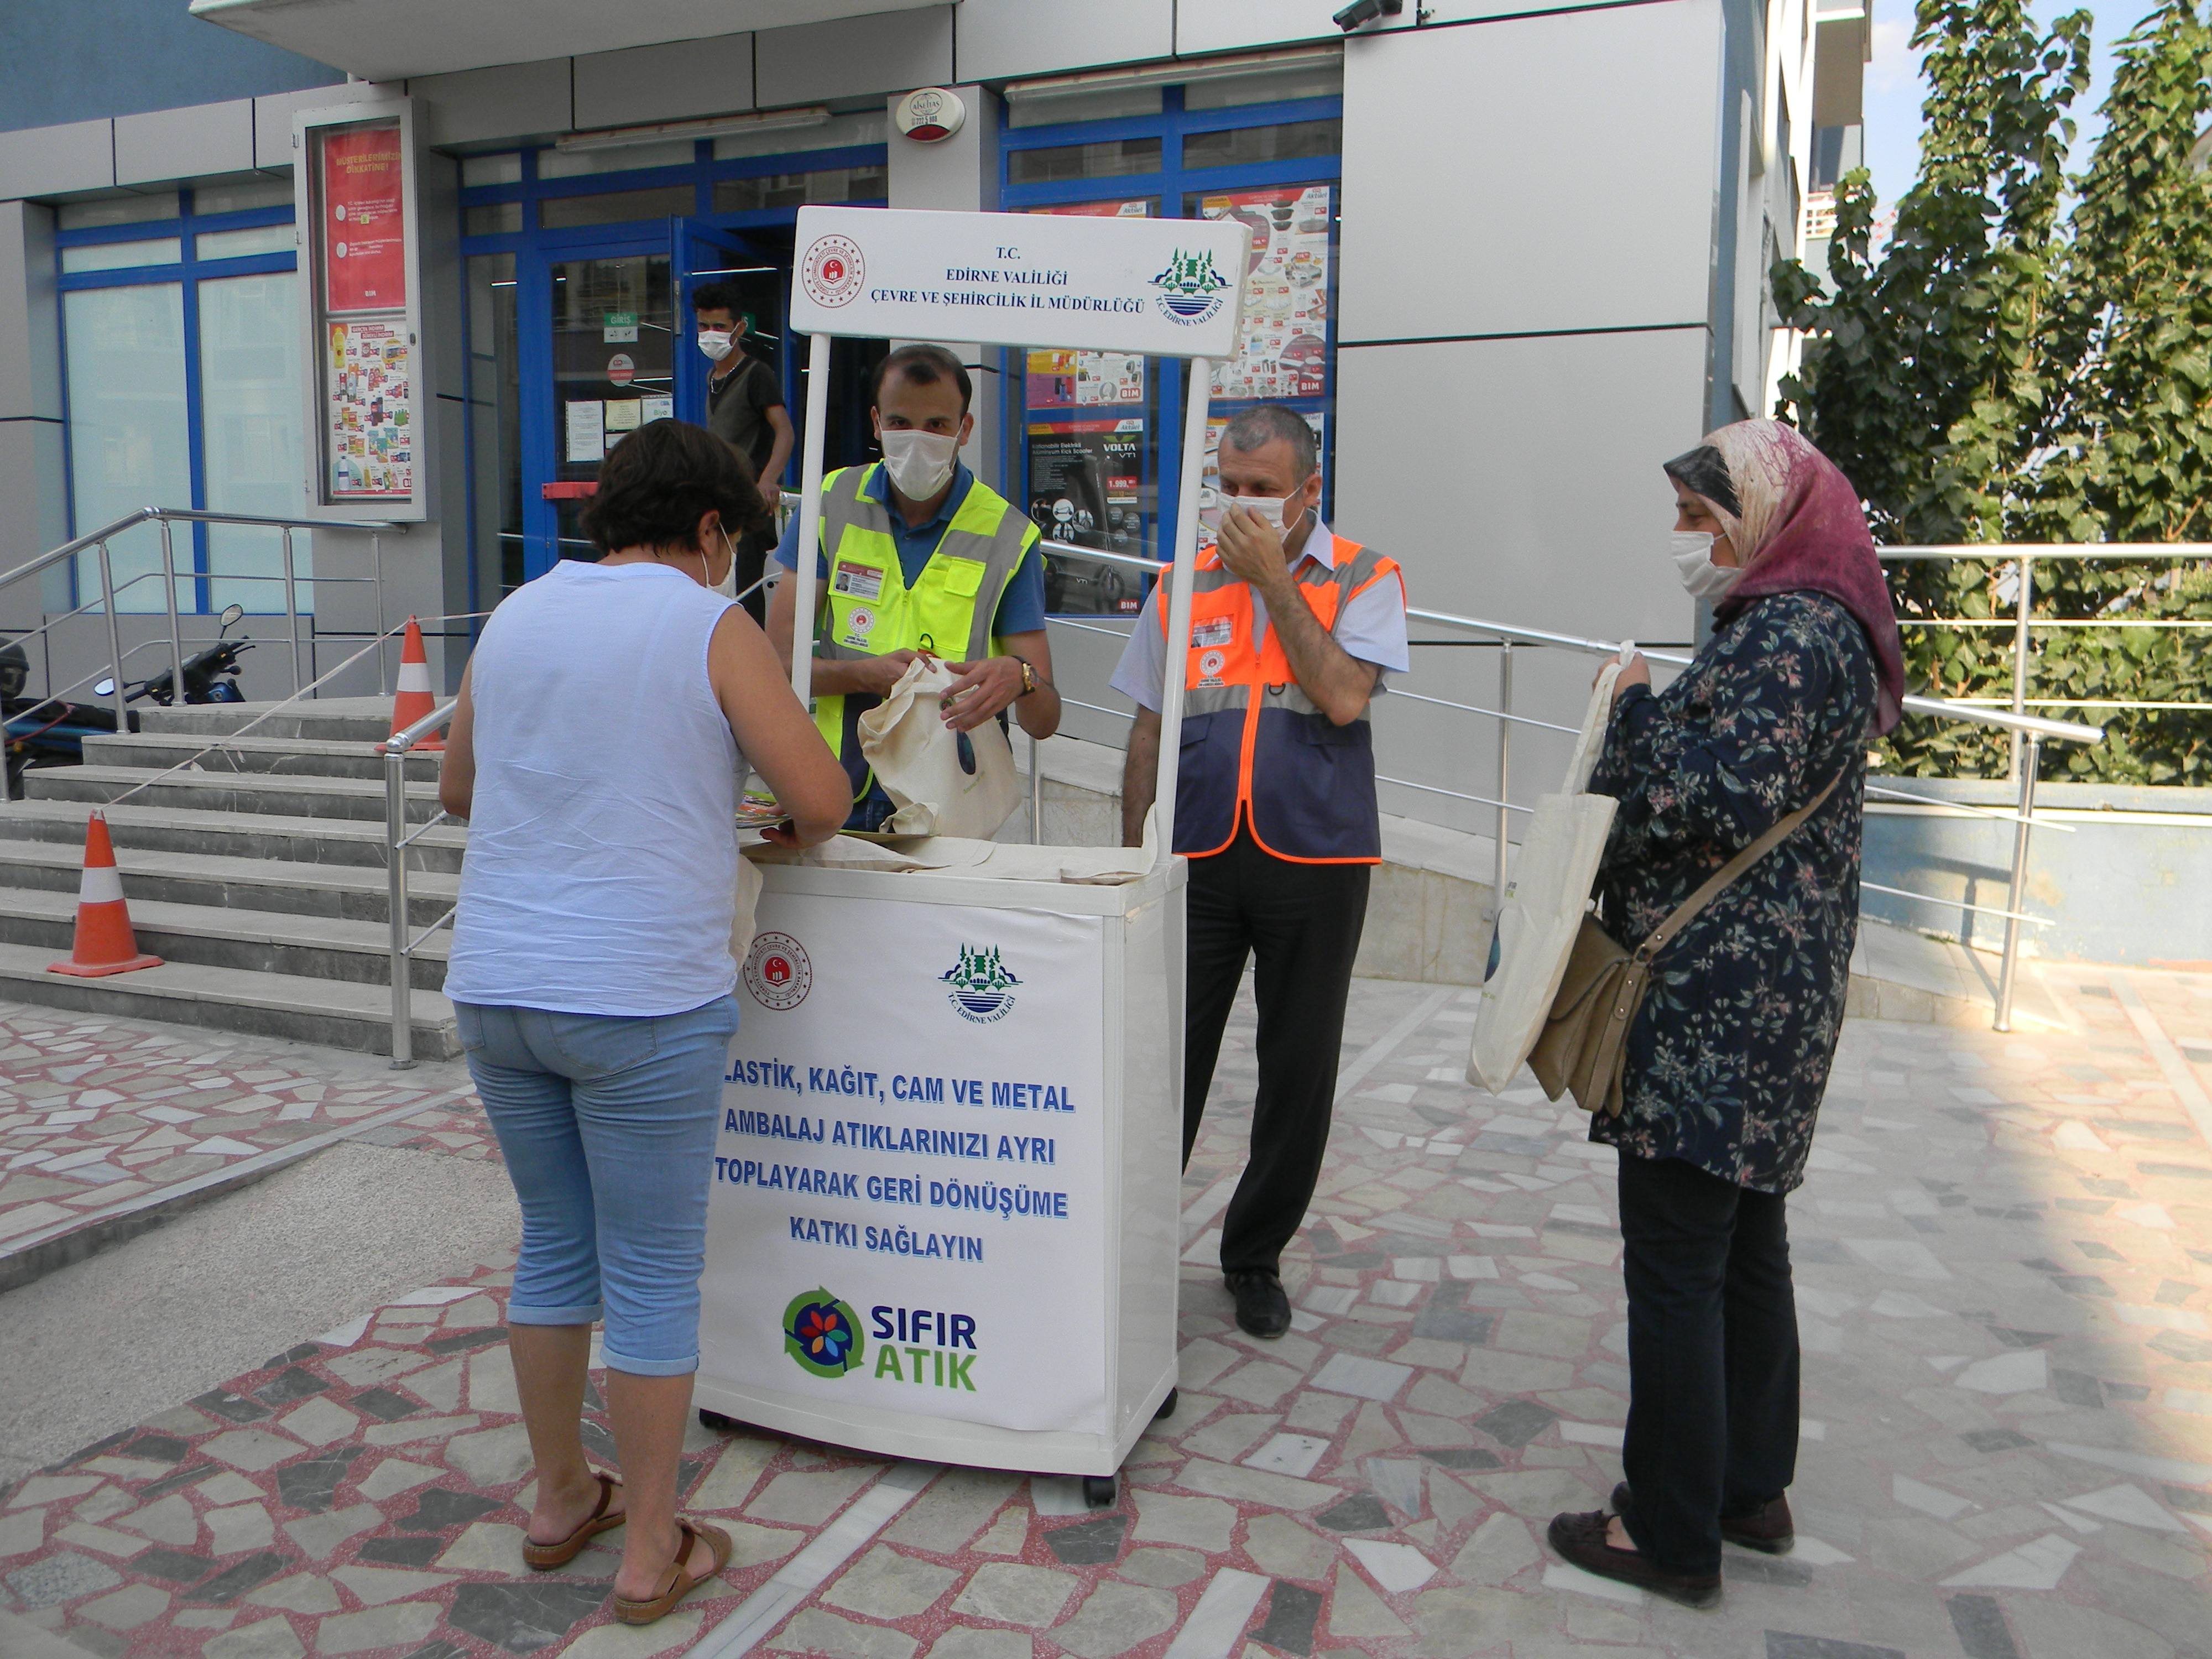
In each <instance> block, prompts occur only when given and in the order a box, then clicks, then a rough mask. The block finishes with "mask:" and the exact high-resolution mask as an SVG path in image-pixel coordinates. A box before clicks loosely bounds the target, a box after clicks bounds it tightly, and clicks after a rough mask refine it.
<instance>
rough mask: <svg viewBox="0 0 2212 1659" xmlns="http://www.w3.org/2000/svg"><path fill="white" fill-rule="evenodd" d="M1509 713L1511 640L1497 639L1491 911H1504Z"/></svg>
mask: <svg viewBox="0 0 2212 1659" xmlns="http://www.w3.org/2000/svg"><path fill="white" fill-rule="evenodd" d="M1512 712H1513V641H1510V640H1501V641H1498V874H1497V876H1496V878H1494V882H1493V884H1492V887H1491V890H1490V901H1491V906H1492V909H1493V910H1494V911H1503V910H1504V908H1505V827H1506V824H1507V822H1508V820H1509V814H1508V813H1507V811H1506V810H1505V803H1506V802H1507V801H1509V800H1510V799H1513V798H1512V796H1510V795H1509V794H1507V793H1505V791H1506V787H1507V786H1508V785H1509V784H1510V781H1511V780H1512V764H1513V722H1512V721H1510V720H1507V719H1506V718H1505V716H1506V715H1508V714H1511V713H1512Z"/></svg>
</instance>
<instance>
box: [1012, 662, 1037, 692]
mask: <svg viewBox="0 0 2212 1659" xmlns="http://www.w3.org/2000/svg"><path fill="white" fill-rule="evenodd" d="M1014 660H1015V661H1016V662H1018V663H1019V664H1021V665H1022V689H1021V690H1018V691H1017V692H1015V693H1014V696H1017V697H1026V696H1029V694H1030V692H1032V691H1034V690H1036V689H1037V677H1036V669H1034V668H1032V667H1030V665H1029V659H1028V658H1026V657H1016V658H1015V659H1014Z"/></svg>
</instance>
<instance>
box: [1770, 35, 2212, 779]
mask: <svg viewBox="0 0 2212 1659" xmlns="http://www.w3.org/2000/svg"><path fill="white" fill-rule="evenodd" d="M1912 44H1913V46H1915V47H1917V48H1923V49H1924V51H1925V54H1926V55H1925V57H1924V58H1923V73H1924V74H1925V76H1926V77H1927V82H1928V88H1929V94H1928V98H1927V101H1926V102H1925V104H1924V105H1923V106H1922V107H1923V115H1924V117H1925V126H1924V129H1923V133H1922V137H1921V143H1920V172H1919V176H1918V177H1917V179H1915V181H1914V183H1913V185H1912V187H1911V189H1910V190H1909V191H1906V192H1905V196H1904V197H1902V198H1901V199H1900V200H1899V202H1898V204H1897V208H1896V220H1895V223H1894V226H1893V228H1892V230H1891V234H1890V235H1889V238H1888V240H1887V243H1886V244H1885V245H1884V246H1882V247H1881V249H1880V250H1879V251H1878V252H1877V251H1876V249H1875V234H1874V233H1875V210H1876V207H1877V204H1876V202H1875V196H1874V191H1873V188H1872V185H1871V183H1870V181H1869V177H1868V175H1867V173H1866V172H1865V171H1864V170H1863V169H1861V170H1859V171H1857V172H1854V173H1850V174H1848V175H1846V176H1845V177H1844V179H1842V180H1841V181H1840V183H1839V185H1838V188H1837V191H1836V232H1835V236H1834V240H1832V242H1831V243H1830V245H1829V251H1828V283H1827V285H1826V289H1824V288H1823V285H1822V284H1821V283H1820V281H1819V279H1818V278H1817V277H1815V276H1814V275H1813V274H1812V273H1811V272H1809V271H1808V270H1806V269H1805V268H1804V266H1803V265H1802V264H1799V263H1798V262H1797V261H1795V260H1790V261H1786V262H1784V263H1782V264H1778V265H1777V266H1776V267H1775V270H1774V273H1773V280H1774V289H1775V294H1776V296H1777V298H1778V301H1779V302H1780V305H1781V308H1782V313H1783V315H1784V318H1785V319H1787V320H1789V321H1790V324H1791V325H1793V326H1795V327H1797V328H1800V329H1803V330H1805V331H1808V335H1809V336H1810V337H1809V338H1808V341H1807V343H1806V349H1805V354H1804V362H1803V365H1802V368H1801V369H1800V370H1799V372H1798V373H1797V374H1795V375H1794V376H1790V377H1789V378H1787V379H1785V380H1784V381H1783V383H1782V404H1781V406H1780V407H1779V409H1778V410H1777V412H1778V414H1779V415H1780V416H1782V417H1783V418H1784V419H1794V420H1796V421H1797V422H1799V423H1800V424H1801V425H1802V427H1803V428H1804V429H1805V432H1806V435H1807V436H1808V437H1809V438H1811V439H1812V441H1814V443H1815V444H1817V445H1818V446H1819V447H1820V448H1821V449H1822V450H1823V451H1825V452H1826V453H1827V454H1828V455H1829V456H1830V457H1831V458H1832V459H1833V460H1834V461H1835V462H1836V464H1837V465H1839V466H1840V467H1842V468H1843V470H1844V472H1845V473H1846V474H1847V475H1848V476H1849V477H1850V478H1851V479H1852V481H1853V482H1854V483H1856V484H1857V487H1858V489H1859V491H1860V494H1861V495H1863V497H1864V499H1865V501H1866V504H1867V512H1868V517H1869V521H1870V522H1871V523H1872V525H1873V526H1874V530H1875V537H1876V538H1877V539H1878V540H1881V541H1883V542H1888V543H1911V542H1936V543H1943V542H1958V543H1978V542H1991V543H1999V542H2014V543H2028V544H2032V543H2038V542H2107V541H2110V542H2194V541H2212V175H2208V173H2206V172H2205V171H2204V169H2203V167H2202V166H2201V165H2200V162H2199V159H2198V158H2197V155H2196V154H2195V152H2196V151H2197V147H2198V143H2199V132H2200V130H2201V129H2202V128H2203V125H2204V118H2205V116H2206V114H2207V112H2208V111H2212V24H2208V22H2207V21H2206V20H2205V19H2203V18H2202V17H2200V16H2199V15H2198V13H2197V7H2196V5H2195V4H2194V3H2193V0H2165V3H2161V4H2160V5H2159V6H2157V7H2156V9H2154V10H2153V11H2152V12H2151V13H2150V15H2148V16H2147V17H2145V18H2144V19H2143V21H2142V22H2141V23H2140V24H2138V25H2137V26H2136V28H2135V29H2134V30H2133V31H2132V32H2131V33H2130V34H2129V35H2128V36H2126V37H2125V38H2124V40H2122V41H2121V42H2120V44H2119V46H2118V52H2117V54H2116V66H2115V70H2114V75H2113V79H2112V91H2111V93H2110V94H2109V95H2108V97H2107V98H2106V102H2105V106H2104V110H2103V113H2104V116H2105V118H2106V130H2105V131H2104V133H2103V134H2102V135H2101V136H2100V138H2099V140H2098V143H2097V144H2096V147H2095V150H2094V153H2093V155H2092V156H2091V158H2090V161H2089V165H2088V167H2087V170H2086V171H2085V172H2083V173H2080V174H2078V175H2076V176H2075V177H2072V178H2070V179H2069V177H2067V176H2066V174H2065V173H2064V170H2063V167H2064V158H2065V154H2066V149H2067V147H2068V146H2069V144H2070V143H2071V142H2072V140H2073V136H2074V125H2073V122H2072V120H2071V118H2069V110H2070V109H2071V108H2072V106H2073V105H2074V102H2075V100H2076V99H2077V98H2078V97H2080V96H2081V94H2082V93H2083V91H2084V90H2085V89H2086V88H2087V86H2088V83H2089V46H2090V18H2089V14H2088V13H2087V11H2075V12H2071V13H2069V14H2067V15H2064V16H2063V17H2060V18H2058V19H2057V21H2055V22H2053V23H2052V24H2051V26H2050V27H2048V28H2047V29H2046V28H2043V27H2039V25H2038V24H2037V23H2036V22H2035V21H2034V19H2033V17H2032V16H2031V15H2030V14H2029V12H2028V9H2027V6H2026V4H2024V3H2022V0H1919V4H1918V6H1917V12H1916V27H1915V30H1914V33H1913V37H1912ZM2031 568H2032V577H2033V590H2032V591H2033V600H2034V614H2035V616H2036V617H2037V618H2038V619H2039V620H2041V619H2051V620H2066V621H2075V622H2083V621H2087V622H2094V621H2097V620H2114V621H2118V620H2125V621H2129V622H2144V621H2157V622H2173V621H2180V620H2184V619H2190V620H2202V621H2205V622H2208V623H2212V561H2207V562H2158V563H2144V564H2134V565H2130V564H2109V563H2095V564H2092V563H2087V562H2081V561H2078V560H2060V559H2046V560H2037V561H2035V562H2033V565H2032V567H2031ZM1889 571H1890V579H1891V588H1892V592H1893V593H1894V594H1895V596H1896V599H1897V603H1898V610H1899V615H1900V616H1901V617H1905V619H1907V622H1908V624H1909V623H1911V621H1913V620H1915V619H1923V620H1924V619H1931V618H1939V617H1952V618H1967V619H1984V618H1986V619H1990V620H1992V621H1996V620H1999V619H2004V618H2009V617H2011V616H2012V614H2013V611H2014V606H2015V601H2016V599H2017V596H2018V593H2019V586H2018V583H2019V580H2020V566H2019V563H2018V561H2017V560H2016V559H2015V558H2013V557H2012V556H1992V557H1991V558H1990V559H1989V560H1987V561H1979V560H1966V561H1957V562H1933V561H1919V562H1905V563H1899V564H1893V565H1891V566H1890V567H1889ZM2012 644H2013V636H2012V630H2011V629H2010V628H2008V627H1997V626H1992V627H1986V628H1955V627H1914V626H1911V625H1908V626H1907V627H1906V629H1905V663H1906V672H1907V678H1908V679H1909V680H1910V681H1911V682H1912V683H1913V686H1914V689H1916V690H1925V691H1926V692H1928V693H1929V695H1931V696H1945V697H1964V696H1982V697H1987V696H2008V695H2009V694H2010V691H2011V688H2012ZM2208 647H2212V628H2208V629H2180V628H2168V627H2160V628H2109V627H2094V626H2092V627H2072V628H2063V629H2057V628H2050V629H2038V630H2037V632H2036V635H2035V636H2034V648H2033V659H2032V661H2031V664H2030V667H2029V695H2030V696H2050V697H2070V698H2095V697H2115V698H2124V699H2129V700H2134V701H2143V702H2177V703H2188V704H2199V705H2201V704H2202V703H2203V702H2204V698H2205V685H2204V679H2205V666H2206V664H2207V661H2208ZM2045 712H2050V713H2065V714H2075V715H2077V716H2078V717H2079V718H2082V719H2086V720H2102V721H2103V722H2104V724H2105V726H2106V741H2105V742H2104V743H2103V744H2100V745H2096V746H2094V747H2082V746H2080V745H2075V744H2051V745H2048V746H2046V749H2045V757H2044V772H2045V775H2046V776H2058V777H2065V778H2071V779H2075V780H2080V781H2109V782H2118V783H2153V784H2188V785H2199V786H2202V785H2209V784H2212V712H2207V711H2204V710H2203V709H2201V708H2191V709H2165V710H2144V711H2135V712H2128V713H2121V712H2119V711H2113V710H2099V709H2095V708H2087V709H2081V710H2047V711H2045ZM2008 750H2009V744H2008V739H2007V738H2006V737H2005V736H2004V735H2003V734H2002V733H1998V732H1988V731H1986V730H1983V729H1980V728H1967V727H1963V726H1959V725H1956V724H1955V723H1953V722H1948V721H1929V720H1909V721H1907V722H1906V723H1905V726H1901V727H1900V728H1899V730H1898V732H1896V733H1895V734H1893V736H1892V737H1891V738H1888V739H1886V740H1885V741H1884V743H1883V744H1882V745H1881V753H1882V759H1883V761H1884V763H1885V765H1886V769H1889V770H1892V771H1897V772H1901V773H1905V774H1907V775H1921V776H1954V777H1957V776H1965V777H1974V776H2001V775H2003V773H2004V771H2005V769H2006V767H2007V764H2008V758H2009V755H2008Z"/></svg>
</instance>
